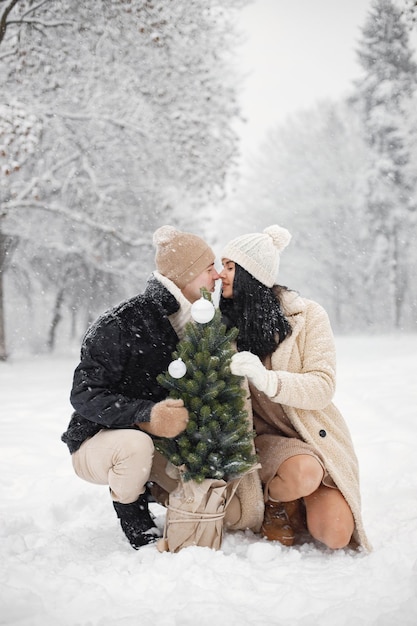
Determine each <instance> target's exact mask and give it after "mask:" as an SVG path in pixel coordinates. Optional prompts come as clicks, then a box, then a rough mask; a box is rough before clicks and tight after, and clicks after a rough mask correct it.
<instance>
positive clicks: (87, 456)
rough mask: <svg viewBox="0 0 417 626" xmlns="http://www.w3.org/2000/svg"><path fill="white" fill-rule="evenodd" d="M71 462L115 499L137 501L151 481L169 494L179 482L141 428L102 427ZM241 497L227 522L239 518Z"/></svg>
mask: <svg viewBox="0 0 417 626" xmlns="http://www.w3.org/2000/svg"><path fill="white" fill-rule="evenodd" d="M72 465H73V467H74V470H75V473H76V474H77V476H79V477H80V478H83V479H84V480H86V481H88V482H89V483H94V484H96V485H109V487H110V492H111V497H112V498H113V500H115V501H116V502H121V503H122V504H129V503H131V502H136V500H137V499H138V498H139V496H140V495H141V494H142V493H144V491H145V485H146V483H147V482H148V481H152V482H154V483H156V484H157V485H159V486H160V487H162V489H164V490H165V491H167V492H168V493H170V492H171V491H173V490H174V489H175V487H176V486H177V484H178V483H177V481H176V480H174V479H173V478H171V477H170V476H168V474H167V473H166V471H165V470H166V466H167V460H166V459H165V458H164V457H163V456H162V455H161V454H160V453H159V452H158V451H157V450H155V448H154V445H153V441H152V439H151V437H149V435H147V434H146V433H144V432H142V431H141V430H133V429H131V428H126V429H110V430H107V429H105V430H100V432H98V433H97V435H94V437H91V438H90V439H87V440H86V441H84V443H83V444H82V445H81V447H80V448H79V449H78V450H77V451H76V452H74V453H73V454H72ZM240 515H241V509H240V502H239V499H238V498H237V497H236V496H234V497H233V498H232V501H231V502H230V503H229V506H228V507H227V510H226V515H225V524H226V525H233V524H235V523H236V522H237V520H238V519H239V518H240Z"/></svg>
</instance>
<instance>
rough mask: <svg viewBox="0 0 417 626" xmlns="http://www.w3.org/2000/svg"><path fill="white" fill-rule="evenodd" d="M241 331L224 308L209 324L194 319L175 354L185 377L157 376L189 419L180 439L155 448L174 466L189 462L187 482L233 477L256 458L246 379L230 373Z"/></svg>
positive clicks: (166, 440) (186, 466) (170, 440)
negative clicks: (230, 324) (224, 317)
mask: <svg viewBox="0 0 417 626" xmlns="http://www.w3.org/2000/svg"><path fill="white" fill-rule="evenodd" d="M205 297H207V296H206V295H205ZM237 334H238V331H237V329H236V328H233V329H231V330H229V331H227V329H226V326H225V325H224V324H223V323H222V321H221V314H220V311H219V310H217V311H216V313H215V315H214V318H213V319H212V321H211V322H209V323H207V324H199V323H197V322H189V323H188V324H187V325H186V327H185V334H184V337H183V339H182V340H181V341H180V342H179V344H178V346H177V349H176V351H175V352H174V353H173V355H172V356H173V359H178V358H181V359H182V360H183V361H184V363H185V365H186V367H187V372H186V374H185V376H183V378H179V379H176V378H173V377H172V376H171V375H170V374H169V373H168V372H165V373H163V374H160V376H158V382H159V383H160V384H161V385H162V386H163V387H164V388H165V389H168V390H169V392H170V393H169V395H170V397H172V398H181V399H182V400H183V401H184V406H185V407H186V408H187V409H188V412H189V422H188V425H187V428H186V430H185V431H184V432H182V433H181V434H180V435H179V436H178V437H176V438H174V439H157V440H156V441H155V447H156V449H157V450H159V451H160V452H161V453H162V454H164V455H165V456H166V457H167V459H168V460H169V461H171V463H173V465H176V466H181V465H185V468H186V471H185V474H184V478H185V479H186V480H191V479H192V480H195V481H196V482H202V481H203V480H204V479H205V478H217V479H224V480H230V479H232V478H234V477H236V476H239V475H241V474H242V473H244V472H245V471H247V470H249V469H250V468H251V467H252V466H253V465H254V463H256V461H257V457H256V455H255V454H254V452H253V431H252V430H249V429H248V421H247V420H248V415H247V412H246V411H245V409H244V405H245V402H244V397H245V391H244V389H243V388H242V386H241V382H242V379H241V377H239V376H235V375H234V374H232V373H231V371H230V359H231V357H232V354H233V352H234V350H233V347H232V342H233V341H234V340H235V339H236V337H237Z"/></svg>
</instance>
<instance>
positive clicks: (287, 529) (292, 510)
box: [261, 500, 305, 546]
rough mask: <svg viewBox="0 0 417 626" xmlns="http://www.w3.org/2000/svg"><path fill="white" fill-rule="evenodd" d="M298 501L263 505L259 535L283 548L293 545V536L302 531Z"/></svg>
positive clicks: (273, 502)
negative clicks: (280, 544) (278, 543)
mask: <svg viewBox="0 0 417 626" xmlns="http://www.w3.org/2000/svg"><path fill="white" fill-rule="evenodd" d="M304 528H305V527H304V522H303V516H302V511H301V502H300V500H292V501H291V502H276V501H274V500H268V502H266V503H265V513H264V521H263V523H262V528H261V533H262V535H263V536H264V537H266V538H267V539H269V540H270V541H279V542H280V543H282V544H283V545H284V546H292V545H293V544H294V540H295V535H296V533H297V532H300V531H302V530H303V529H304Z"/></svg>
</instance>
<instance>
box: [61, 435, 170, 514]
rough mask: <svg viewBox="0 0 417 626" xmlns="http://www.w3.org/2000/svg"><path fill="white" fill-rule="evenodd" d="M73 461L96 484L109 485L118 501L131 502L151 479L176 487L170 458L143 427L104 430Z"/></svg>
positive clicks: (165, 485) (78, 470)
mask: <svg viewBox="0 0 417 626" xmlns="http://www.w3.org/2000/svg"><path fill="white" fill-rule="evenodd" d="M72 465H73V467H74V470H75V473H76V474H77V476H79V477H80V478H83V479H84V480H87V481H88V482H90V483H94V484H96V485H109V487H110V490H111V496H112V498H113V500H115V501H116V502H121V503H122V504H129V503H130V502H135V501H136V500H137V499H138V498H139V496H140V494H142V493H144V491H145V485H146V483H147V482H148V481H153V482H155V483H157V484H158V485H160V486H161V487H162V488H163V489H165V491H168V492H170V491H172V490H173V489H174V488H175V487H176V485H177V482H176V481H175V480H173V479H172V478H170V477H169V476H168V475H167V474H166V472H165V467H166V465H167V461H166V459H164V457H163V456H162V455H161V454H159V452H157V451H156V450H155V448H154V445H153V441H152V439H151V437H149V435H147V434H146V433H144V432H142V431H141V430H133V429H131V428H130V429H128V428H126V429H111V430H107V429H105V430H100V432H98V433H97V435H94V437H91V438H90V439H87V440H86V441H84V443H83V444H82V445H81V447H80V448H79V449H78V450H77V451H76V452H74V453H73V454H72Z"/></svg>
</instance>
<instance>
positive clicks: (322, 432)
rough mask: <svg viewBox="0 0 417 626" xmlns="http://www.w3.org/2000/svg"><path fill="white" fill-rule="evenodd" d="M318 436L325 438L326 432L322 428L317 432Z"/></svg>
mask: <svg viewBox="0 0 417 626" xmlns="http://www.w3.org/2000/svg"><path fill="white" fill-rule="evenodd" d="M319 435H320V437H326V435H327V433H326V431H325V430H324V428H322V429H321V430H319Z"/></svg>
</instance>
